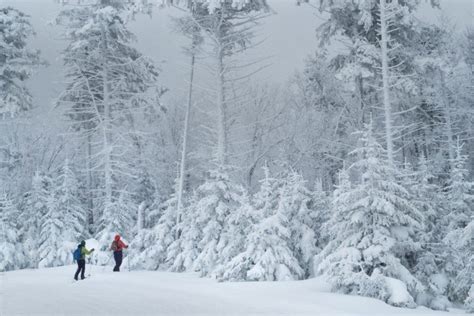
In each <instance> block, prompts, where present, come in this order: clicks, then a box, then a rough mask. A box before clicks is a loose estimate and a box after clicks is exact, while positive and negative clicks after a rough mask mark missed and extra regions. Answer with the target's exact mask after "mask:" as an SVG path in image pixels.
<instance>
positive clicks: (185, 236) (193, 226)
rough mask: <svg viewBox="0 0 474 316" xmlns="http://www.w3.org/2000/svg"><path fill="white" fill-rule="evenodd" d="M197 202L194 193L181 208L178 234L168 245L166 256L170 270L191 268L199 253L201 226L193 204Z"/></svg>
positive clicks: (180, 270)
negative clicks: (186, 204)
mask: <svg viewBox="0 0 474 316" xmlns="http://www.w3.org/2000/svg"><path fill="white" fill-rule="evenodd" d="M197 202H198V194H197V193H194V194H193V195H192V196H191V198H190V201H189V206H188V207H186V208H184V209H182V213H181V216H182V217H181V218H182V221H181V222H180V224H179V231H180V233H179V236H178V238H177V239H175V240H174V241H173V242H172V243H171V244H170V246H169V247H168V255H167V258H166V262H167V265H168V266H169V269H170V270H171V271H175V272H183V271H189V270H192V266H193V263H194V261H195V260H196V257H197V256H198V254H199V251H200V248H199V241H200V240H201V236H202V227H201V226H200V225H198V224H197V214H196V213H195V212H196V210H195V208H194V206H195V205H196V204H197Z"/></svg>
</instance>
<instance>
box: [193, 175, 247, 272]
mask: <svg viewBox="0 0 474 316" xmlns="http://www.w3.org/2000/svg"><path fill="white" fill-rule="evenodd" d="M242 194H243V190H242V188H241V187H240V186H238V185H236V184H234V183H233V182H232V181H231V180H230V178H229V175H228V172H226V170H224V169H223V168H218V169H215V170H211V171H210V173H209V179H208V180H207V181H206V182H205V183H203V184H202V185H200V186H199V188H198V189H197V190H196V192H195V195H196V196H195V197H194V199H193V200H194V201H196V204H194V205H192V206H191V207H192V211H191V212H192V213H191V214H194V216H196V220H195V224H196V225H197V226H198V227H200V230H201V235H200V236H199V239H198V248H199V254H198V256H197V257H196V260H195V262H194V264H193V269H194V270H195V271H199V272H200V273H201V275H209V274H211V273H212V271H213V270H214V269H215V268H216V266H217V265H218V264H219V263H220V262H222V260H225V259H224V258H222V257H221V255H222V253H221V251H222V249H223V247H225V246H227V244H228V241H229V240H228V238H225V229H226V227H227V225H230V223H229V219H230V215H231V214H232V213H233V212H235V211H236V210H237V209H238V208H239V207H240V200H241V198H242ZM227 237H229V236H227Z"/></svg>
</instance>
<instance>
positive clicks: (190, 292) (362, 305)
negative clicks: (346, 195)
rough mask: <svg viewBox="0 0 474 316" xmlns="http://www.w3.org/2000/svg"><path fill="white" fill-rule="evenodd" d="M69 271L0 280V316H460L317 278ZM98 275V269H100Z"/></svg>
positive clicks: (38, 272)
mask: <svg viewBox="0 0 474 316" xmlns="http://www.w3.org/2000/svg"><path fill="white" fill-rule="evenodd" d="M75 269H76V266H65V267H60V268H49V269H39V270H20V271H12V272H7V273H3V274H0V315H1V316H14V315H45V316H46V315H47V316H53V315H74V316H75V315H97V316H106V315H114V316H122V315H130V316H135V315H136V316H141V315H260V316H262V315H265V316H267V315H305V316H306V315H308V316H310V315H311V316H319V315H321V316H322V315H338V316H342V315H347V316H349V315H351V316H370V315H380V316H382V315H383V316H388V315H405V316H407V315H413V316H418V315H426V316H428V315H430V316H431V315H433V316H435V315H461V314H460V313H457V312H451V313H443V312H435V311H432V310H429V309H426V308H418V309H416V310H413V309H401V308H395V307H392V306H389V305H387V304H384V303H383V302H381V301H378V300H375V299H369V298H363V297H356V296H349V295H341V294H334V293H328V289H327V286H326V285H325V284H324V282H322V281H321V280H320V279H312V280H306V281H296V282H258V283H257V282H238V283H237V282H235V283H234V282H233V283H230V282H228V283H218V282H216V281H215V280H211V279H208V278H198V277H197V276H196V275H195V274H190V273H170V272H149V271H132V272H128V271H123V272H120V273H113V272H111V270H112V268H111V267H106V268H105V269H104V267H98V266H91V265H87V266H86V275H87V274H89V273H90V272H91V273H92V276H91V277H90V278H89V279H87V280H84V281H78V282H73V281H72V277H73V274H74V272H75ZM104 270H105V271H104Z"/></svg>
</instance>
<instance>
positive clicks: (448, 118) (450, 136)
mask: <svg viewBox="0 0 474 316" xmlns="http://www.w3.org/2000/svg"><path fill="white" fill-rule="evenodd" d="M439 77H440V83H441V96H442V101H443V112H444V119H445V120H446V124H445V128H446V138H447V144H448V156H449V164H450V167H452V166H451V163H452V162H453V159H454V146H455V145H454V143H453V137H454V135H453V125H452V121H451V114H450V113H449V96H448V91H447V88H446V79H445V77H444V72H443V71H442V70H441V69H439Z"/></svg>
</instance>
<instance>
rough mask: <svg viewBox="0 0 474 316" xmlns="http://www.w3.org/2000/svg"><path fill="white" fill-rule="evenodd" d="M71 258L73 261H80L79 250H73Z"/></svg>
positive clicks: (78, 248)
mask: <svg viewBox="0 0 474 316" xmlns="http://www.w3.org/2000/svg"><path fill="white" fill-rule="evenodd" d="M72 256H73V257H74V261H79V260H81V257H82V254H81V248H80V247H77V249H76V250H74V252H73V254H72Z"/></svg>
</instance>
